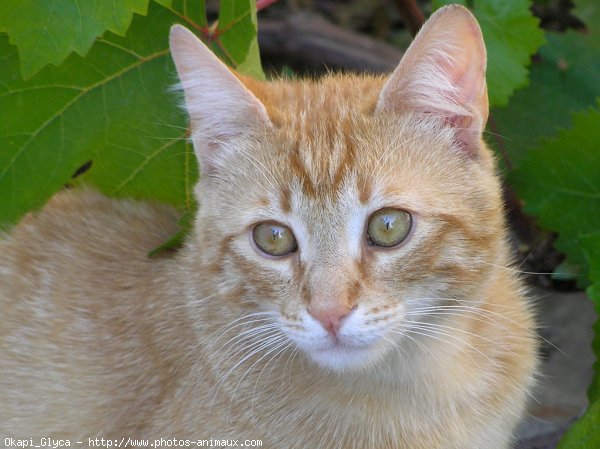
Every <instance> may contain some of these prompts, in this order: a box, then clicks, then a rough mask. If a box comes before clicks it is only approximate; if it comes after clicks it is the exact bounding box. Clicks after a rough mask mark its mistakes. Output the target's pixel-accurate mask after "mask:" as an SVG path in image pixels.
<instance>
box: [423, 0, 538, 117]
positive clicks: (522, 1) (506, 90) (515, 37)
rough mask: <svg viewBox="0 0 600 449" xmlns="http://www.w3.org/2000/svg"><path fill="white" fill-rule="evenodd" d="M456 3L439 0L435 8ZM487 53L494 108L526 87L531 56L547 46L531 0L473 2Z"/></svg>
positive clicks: (490, 92)
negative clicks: (543, 46) (532, 11)
mask: <svg viewBox="0 0 600 449" xmlns="http://www.w3.org/2000/svg"><path fill="white" fill-rule="evenodd" d="M450 3H461V4H463V5H465V4H467V3H469V2H465V1H462V2H456V1H449V0H436V1H434V2H433V4H434V7H441V6H443V5H445V4H450ZM472 4H473V7H472V8H471V10H472V12H473V14H474V15H475V17H476V18H477V20H478V22H479V25H480V26H481V31H482V32H483V38H484V40H485V44H486V48H487V52H488V67H487V83H488V91H489V98H490V105H491V106H505V105H506V104H508V99H509V98H510V96H511V95H512V94H513V92H514V91H515V90H516V89H518V88H520V87H524V86H526V85H527V82H528V77H527V67H528V66H529V63H530V58H531V55H533V54H534V53H535V52H536V51H537V50H538V48H539V47H540V46H541V45H542V44H543V43H544V32H543V31H542V30H541V29H540V28H539V20H538V19H537V18H536V17H534V16H533V15H532V14H531V11H530V10H529V8H530V6H531V1H529V0H474V1H473V2H472Z"/></svg>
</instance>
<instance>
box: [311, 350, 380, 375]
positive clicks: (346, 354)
mask: <svg viewBox="0 0 600 449" xmlns="http://www.w3.org/2000/svg"><path fill="white" fill-rule="evenodd" d="M306 352H307V353H308V356H309V357H310V358H311V359H312V360H313V361H314V362H315V363H316V364H317V365H319V366H320V367H322V368H325V369H329V370H332V371H335V372H338V373H339V372H344V371H357V370H361V369H365V368H367V367H369V366H371V365H372V364H373V363H374V362H375V361H377V360H378V359H379V358H380V357H381V355H382V354H383V352H384V350H383V348H380V347H379V345H370V346H351V345H345V344H334V345H332V346H330V347H327V348H319V349H310V350H307V351H306Z"/></svg>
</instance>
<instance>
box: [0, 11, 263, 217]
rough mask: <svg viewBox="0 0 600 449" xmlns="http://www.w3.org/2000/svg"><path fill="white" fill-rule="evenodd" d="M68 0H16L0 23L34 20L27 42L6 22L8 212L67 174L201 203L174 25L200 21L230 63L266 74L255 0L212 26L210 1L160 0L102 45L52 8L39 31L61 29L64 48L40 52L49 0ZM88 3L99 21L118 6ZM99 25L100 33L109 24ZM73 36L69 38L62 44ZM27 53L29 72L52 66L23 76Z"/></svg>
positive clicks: (3, 179) (1, 45) (2, 55)
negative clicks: (181, 97)
mask: <svg viewBox="0 0 600 449" xmlns="http://www.w3.org/2000/svg"><path fill="white" fill-rule="evenodd" d="M62 1H63V0H55V1H53V2H45V1H38V2H19V1H15V2H12V0H10V1H9V2H8V3H2V6H1V7H0V8H3V9H0V27H1V28H0V29H5V30H7V31H8V33H9V34H8V36H10V38H11V40H13V41H16V42H20V35H21V34H20V33H21V30H23V29H29V30H30V33H29V37H28V40H26V41H25V44H23V45H24V47H23V48H22V49H20V52H19V54H17V51H16V49H15V48H14V47H13V46H11V45H9V42H8V39H7V36H6V35H2V34H0V59H1V60H2V61H3V64H1V65H0V80H2V83H0V109H1V110H2V111H10V113H8V114H6V117H3V120H2V121H1V122H0V147H1V148H2V151H1V152H0V196H1V197H2V207H0V223H2V224H4V225H6V224H11V223H14V222H16V220H18V219H19V217H21V216H22V215H23V214H24V213H25V212H27V211H28V210H31V209H34V208H37V207H40V206H41V205H43V204H44V202H45V201H46V200H47V199H48V198H49V197H50V196H51V195H52V194H53V193H54V192H56V191H57V190H58V189H59V188H61V187H62V186H63V185H64V184H66V183H68V182H71V183H86V184H91V185H93V186H95V187H96V188H98V189H100V190H101V191H103V192H105V193H106V194H109V195H115V196H133V197H137V198H152V199H156V200H159V201H164V202H167V203H170V204H173V205H175V206H178V207H181V208H184V209H186V210H191V209H192V208H193V199H192V194H191V192H192V186H193V185H194V183H195V180H196V178H197V168H196V162H195V161H194V155H193V152H192V150H191V148H190V145H189V144H188V142H187V141H186V135H187V122H186V118H185V115H184V114H183V112H182V111H181V110H180V108H179V107H178V99H177V98H176V97H175V95H174V94H172V93H171V91H172V86H173V84H174V83H175V81H176V77H175V71H174V68H173V65H172V62H171V58H170V56H169V53H168V34H169V27H170V26H171V25H172V24H173V23H176V22H183V23H185V24H186V25H187V26H188V27H190V28H192V29H195V30H199V31H200V32H201V33H202V37H207V36H209V37H210V38H211V42H212V46H213V48H215V50H217V51H218V52H219V53H220V54H221V55H223V57H224V58H225V59H226V61H227V62H228V63H229V64H231V65H232V66H234V67H237V69H238V70H241V71H244V72H245V73H248V74H252V75H254V76H258V77H262V76H263V75H262V69H261V65H260V58H259V54H258V45H257V41H256V7H255V4H254V2H253V1H252V0H246V1H239V0H222V2H221V10H220V17H219V18H220V20H219V22H218V28H217V29H216V31H214V32H213V31H212V30H211V29H209V28H208V24H207V21H206V14H205V11H204V5H203V2H198V1H191V0H190V1H187V0H186V1H183V0H180V1H177V0H156V1H154V2H151V3H150V4H149V5H148V11H147V12H148V15H147V16H142V15H135V16H134V18H133V20H131V25H130V27H129V29H128V30H127V33H126V34H125V36H119V35H117V34H115V33H113V32H111V31H110V30H112V28H109V26H112V25H110V24H109V25H107V29H109V31H108V32H105V33H104V34H103V35H102V36H100V37H97V38H96V40H95V42H94V43H93V45H91V47H90V46H89V45H88V41H89V36H90V32H86V33H80V32H79V31H78V30H73V29H71V28H70V27H62V28H61V27H55V26H54V25H52V24H53V20H49V25H48V27H49V30H50V31H47V30H42V31H40V34H39V35H38V37H37V39H38V40H44V39H48V40H51V41H52V42H55V43H56V47H57V48H56V49H55V50H56V51H48V52H46V50H44V51H43V54H44V57H41V56H40V50H37V49H36V48H35V42H36V40H35V38H34V37H33V36H35V35H36V33H35V32H33V31H31V30H37V28H36V26H39V25H36V24H37V23H39V17H40V14H44V13H45V12H46V8H47V7H48V4H49V3H52V4H53V5H54V6H55V9H56V11H62V10H63V9H66V10H67V11H66V12H64V11H63V12H61V13H59V12H56V14H55V15H53V16H51V17H50V19H52V18H53V17H54V16H56V17H59V18H61V20H62V18H63V17H64V16H66V15H68V14H71V11H69V8H64V7H63V6H64V5H62ZM11 2H12V3H14V5H25V6H21V7H17V6H14V5H13V4H12V3H11ZM68 3H71V2H68ZM83 3H86V4H88V3H89V4H96V3H97V4H102V5H107V4H108V2H107V3H104V2H83ZM138 3H139V2H138ZM124 4H127V3H126V2H125V3H123V5H124ZM132 4H134V3H132ZM7 5H8V6H7ZM11 5H12V6H13V8H12V9H11V8H10V7H9V6H11ZM35 5H37V8H38V10H36V12H35V13H32V12H28V11H24V10H22V8H25V7H27V8H32V9H35V8H34V6H35ZM40 11H41V12H40ZM135 11H141V12H145V10H143V11H142V9H141V8H140V9H137V10H135ZM2 12H4V13H5V14H6V16H2V14H1V13H2ZM26 12H27V13H28V14H29V15H28V16H27V15H25V13H26ZM86 13H87V14H91V15H92V16H93V14H97V16H93V17H95V19H94V20H92V19H90V18H89V17H88V19H87V20H91V21H93V22H94V23H104V22H102V20H103V18H105V17H106V16H107V14H106V11H104V9H103V8H100V7H97V8H96V10H94V11H87V12H86ZM81 14H83V11H82V12H81ZM9 20H10V21H11V22H10V25H7V22H9ZM56 20H59V19H56ZM73 20H75V19H73ZM13 22H15V23H17V24H18V26H16V25H12V23H13ZM107 23H108V22H107ZM84 25H85V24H84ZM86 26H87V25H86ZM125 28H126V27H125ZM99 30H100V28H96V31H95V33H100V32H101V31H103V30H100V31H99ZM119 31H123V32H124V31H126V29H124V27H121V28H119ZM49 33H51V34H49ZM232 35H235V37H230V36H232ZM63 41H65V42H69V45H66V44H65V45H63V46H62V47H60V48H59V43H60V42H63ZM88 48H89V51H88V52H87V53H86V54H85V56H81V55H79V54H73V53H72V54H70V55H69V56H68V57H67V58H66V60H65V61H64V62H63V63H62V64H60V65H59V66H54V65H50V66H48V65H46V64H48V63H55V62H57V61H58V62H60V61H61V58H64V56H65V55H67V54H69V53H71V50H72V49H75V50H76V51H77V52H79V51H81V52H82V53H83V52H84V51H85V50H86V49H88ZM33 59H37V60H36V61H35V62H32V60H33ZM19 60H20V67H21V70H22V71H23V72H25V73H27V74H31V73H32V71H33V69H32V67H37V68H39V67H38V66H42V65H46V67H44V68H43V69H41V70H40V71H39V72H38V73H37V74H35V75H34V76H33V77H31V78H29V79H27V80H24V79H23V78H21V77H20V76H19ZM88 161H92V165H91V168H90V169H89V170H88V171H86V172H85V173H83V174H82V175H81V176H78V177H77V178H76V179H74V180H72V179H71V177H72V175H73V174H74V173H75V172H76V171H77V169H78V168H79V167H81V166H82V165H84V164H86V162H88Z"/></svg>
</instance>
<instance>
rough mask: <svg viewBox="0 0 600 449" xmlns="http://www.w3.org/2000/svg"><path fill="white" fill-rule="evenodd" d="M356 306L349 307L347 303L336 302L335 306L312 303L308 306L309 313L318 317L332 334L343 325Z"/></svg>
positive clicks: (315, 317)
mask: <svg viewBox="0 0 600 449" xmlns="http://www.w3.org/2000/svg"><path fill="white" fill-rule="evenodd" d="M355 309H356V306H354V307H351V308H350V307H348V306H347V305H345V304H336V305H334V306H326V307H319V306H314V305H313V304H311V305H310V306H309V307H308V313H309V314H310V315H311V316H312V317H313V318H314V319H316V320H317V321H318V322H319V323H321V325H322V326H323V327H324V328H325V330H326V331H327V332H329V333H330V334H333V335H336V334H337V333H338V332H339V331H340V328H341V327H342V324H343V323H342V321H343V320H344V318H346V317H347V316H348V315H350V314H351V313H352V312H353V311H354V310H355Z"/></svg>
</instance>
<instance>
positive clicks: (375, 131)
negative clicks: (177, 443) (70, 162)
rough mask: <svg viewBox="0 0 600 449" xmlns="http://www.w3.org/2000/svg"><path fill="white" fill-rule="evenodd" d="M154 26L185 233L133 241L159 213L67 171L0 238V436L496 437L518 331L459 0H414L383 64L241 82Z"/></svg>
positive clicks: (418, 446) (474, 447)
mask: <svg viewBox="0 0 600 449" xmlns="http://www.w3.org/2000/svg"><path fill="white" fill-rule="evenodd" d="M170 44H171V51H172V55H173V58H174V61H175V65H176V69H177V72H178V74H179V77H180V80H181V85H182V87H183V92H184V97H185V105H186V107H187V110H188V112H189V116H190V119H191V127H192V136H191V139H192V141H193V144H194V148H195V152H196V155H197V158H198V161H199V163H200V169H201V177H200V181H199V183H198V185H197V188H196V191H195V193H196V196H197V199H198V203H199V211H198V213H197V217H196V219H195V220H196V221H195V225H194V229H193V231H192V233H191V235H190V236H189V237H188V238H187V240H186V242H185V244H184V245H183V247H182V248H181V249H180V250H178V251H177V252H176V253H175V254H171V255H165V254H163V255H162V256H161V257H158V258H149V257H148V252H149V251H150V250H151V249H153V248H155V247H156V246H157V245H159V244H160V243H161V242H163V241H164V240H165V239H166V238H168V237H169V236H170V235H172V234H173V233H174V232H175V231H176V222H177V218H178V213H177V211H175V210H173V209H172V208H170V207H168V206H163V205H158V204H151V203H145V202H135V201H132V200H126V199H125V200H116V199H109V198H106V197H104V196H102V195H101V194H99V193H97V192H94V191H92V190H89V189H79V190H65V191H63V192H61V193H59V194H57V195H55V197H54V198H53V199H51V200H50V202H49V203H48V204H47V205H46V207H45V208H44V209H42V210H41V211H39V212H33V213H30V214H29V215H27V216H26V217H25V218H24V219H23V220H22V222H21V223H20V224H18V225H17V226H16V227H14V228H13V229H12V230H11V231H10V232H9V233H7V234H6V235H4V237H3V238H2V240H1V241H0V308H1V309H0V310H2V313H1V316H0V362H1V363H0V437H2V438H5V437H6V438H43V437H48V438H50V437H51V438H69V439H71V441H81V442H82V445H79V447H85V446H86V445H89V446H93V444H92V443H93V441H90V440H88V439H89V438H106V439H107V441H108V439H115V440H114V441H116V439H119V441H120V439H121V438H129V437H132V438H147V439H151V440H154V439H160V438H163V439H168V438H179V439H190V441H195V440H198V439H209V438H216V439H238V440H239V442H238V444H241V442H242V441H244V440H245V439H248V440H250V439H253V440H260V442H261V443H262V447H266V448H278V449H287V448H298V449H300V448H323V449H338V448H339V449H348V448H360V449H370V448H373V449H409V448H410V449H507V448H509V447H510V445H511V444H512V440H513V433H514V429H515V426H516V425H517V424H518V422H519V421H520V419H521V418H522V416H523V414H524V412H525V409H526V404H527V402H528V397H529V396H530V394H531V389H532V387H533V385H534V379H535V372H536V366H537V357H536V352H537V342H536V337H535V334H534V328H535V322H534V316H533V311H532V310H531V307H530V305H529V303H528V301H527V299H526V297H525V294H524V286H523V285H522V283H521V281H520V280H519V278H518V275H517V274H515V270H512V269H510V268H507V267H509V266H510V264H511V257H510V248H509V243H508V236H507V234H508V232H507V229H506V225H505V219H504V215H503V204H502V199H501V188H500V182H499V179H498V177H497V176H496V174H495V162H494V158H493V156H492V153H491V151H490V150H489V149H488V148H487V147H486V144H485V143H484V141H483V139H482V132H483V130H484V126H485V123H486V120H487V115H488V102H487V91H486V83H485V69H486V51H485V47H484V43H483V38H482V34H481V31H480V28H479V26H478V24H477V21H476V20H475V18H474V17H473V16H472V15H471V13H470V12H469V11H468V10H467V9H465V8H463V7H461V6H448V7H445V8H442V9H440V10H438V11H437V12H435V13H434V14H433V15H432V16H431V18H430V19H429V20H428V21H427V23H426V24H425V25H424V26H423V28H422V30H421V31H420V32H419V34H418V35H417V37H416V38H415V40H414V42H413V43H412V44H411V46H410V48H409V49H408V50H407V51H406V53H405V55H404V57H403V58H402V60H401V62H400V63H399V65H398V67H397V69H396V70H395V71H394V72H393V73H392V74H391V75H389V76H388V77H383V76H371V75H353V74H329V75H327V76H325V77H323V78H322V79H320V80H289V79H285V80H284V79H279V80H273V81H268V82H260V81H256V80H254V79H250V78H247V77H244V76H241V75H239V74H236V73H234V72H233V71H230V70H229V69H228V68H227V67H226V66H225V65H223V63H221V62H220V61H219V60H218V59H217V58H216V57H215V56H214V55H213V54H212V53H211V52H210V50H209V49H208V48H207V47H205V46H204V44H202V43H201V42H200V41H199V40H198V39H197V38H196V37H195V36H194V35H193V34H192V33H191V32H190V31H188V30H187V29H185V28H184V27H182V26H179V25H175V26H174V27H173V28H172V30H171V35H170ZM3 441H4V440H3ZM256 444H258V443H256ZM192 447H193V446H192Z"/></svg>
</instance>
